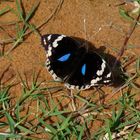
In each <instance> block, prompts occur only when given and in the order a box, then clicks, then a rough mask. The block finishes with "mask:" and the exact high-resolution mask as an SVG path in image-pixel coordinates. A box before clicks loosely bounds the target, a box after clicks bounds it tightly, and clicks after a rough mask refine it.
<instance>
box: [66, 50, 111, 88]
mask: <svg viewBox="0 0 140 140" xmlns="http://www.w3.org/2000/svg"><path fill="white" fill-rule="evenodd" d="M107 75H108V76H107ZM110 79H111V74H110V70H109V67H108V66H107V64H106V62H105V60H104V59H102V58H101V57H100V56H99V55H98V54H96V53H93V52H91V53H86V55H85V56H84V57H83V59H82V60H81V62H80V63H79V65H78V67H77V69H76V71H75V72H74V73H73V75H71V77H70V78H69V79H68V81H67V83H66V86H67V87H68V88H75V87H76V88H78V89H88V88H90V87H91V86H97V85H100V84H106V83H109V82H110ZM104 81H106V82H104Z"/></svg>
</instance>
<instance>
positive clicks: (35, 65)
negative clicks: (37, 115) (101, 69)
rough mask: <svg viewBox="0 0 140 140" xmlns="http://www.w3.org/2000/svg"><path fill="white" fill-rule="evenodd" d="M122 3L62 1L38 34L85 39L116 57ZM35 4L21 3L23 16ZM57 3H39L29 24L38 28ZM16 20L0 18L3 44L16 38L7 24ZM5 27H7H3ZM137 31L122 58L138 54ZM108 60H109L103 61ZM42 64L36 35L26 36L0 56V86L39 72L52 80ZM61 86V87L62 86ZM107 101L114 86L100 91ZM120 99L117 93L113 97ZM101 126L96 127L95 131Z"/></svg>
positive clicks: (122, 29)
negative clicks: (11, 49)
mask: <svg viewBox="0 0 140 140" xmlns="http://www.w3.org/2000/svg"><path fill="white" fill-rule="evenodd" d="M121 2H122V1H116V0H64V2H63V4H62V5H61V6H60V8H59V10H58V11H57V12H56V13H55V14H54V15H53V17H52V18H51V19H50V20H49V21H48V22H47V23H46V24H45V25H44V26H42V27H41V28H40V29H39V31H40V33H41V34H42V35H43V34H48V33H52V34H54V33H59V34H66V35H69V36H75V37H79V38H83V39H86V40H88V41H90V42H91V43H92V44H94V45H95V47H96V48H100V47H101V46H104V50H103V51H104V52H105V53H109V54H110V55H112V56H113V57H116V55H117V53H116V52H115V51H113V48H116V49H119V48H121V47H122V45H123V42H124V38H125V34H126V32H127V31H128V30H129V28H130V22H129V21H127V20H124V19H123V18H122V17H121V16H120V15H119V10H118V6H116V5H117V4H119V3H121ZM34 3H35V0H30V1H28V0H24V1H23V5H24V7H25V11H26V13H28V11H29V10H30V8H31V7H32V6H33V4H34ZM58 4H59V0H41V2H40V5H39V7H38V9H37V11H36V13H35V15H34V17H33V18H32V20H31V23H32V24H34V25H36V26H38V25H40V24H41V23H43V22H44V21H46V19H47V18H49V17H50V15H51V14H52V13H53V12H54V10H55V9H56V8H57V7H58ZM7 5H9V6H10V7H12V8H14V9H16V6H15V2H5V1H3V2H0V9H2V8H3V7H5V6H7ZM14 21H18V19H17V17H16V16H15V14H13V13H12V12H9V13H7V14H4V15H3V16H1V17H0V26H2V27H3V28H4V29H5V31H3V30H0V40H1V41H5V40H7V39H8V38H9V36H8V35H7V34H10V35H11V36H12V37H15V36H16V30H15V25H8V24H7V23H9V22H14ZM6 24H7V25H6ZM139 36H140V28H139V27H138V28H137V29H136V30H135V31H134V33H133V35H132V36H131V38H130V40H129V42H128V44H133V45H134V46H137V48H132V49H131V48H130V49H128V50H127V51H126V52H125V54H124V55H123V57H126V56H127V55H130V56H138V55H139V54H140V49H139V47H140V39H139ZM11 47H12V44H7V45H5V51H6V50H8V49H9V48H11ZM107 59H108V60H109V61H110V59H111V58H107ZM45 61H46V56H45V50H44V48H43V47H42V46H41V42H40V36H39V35H38V34H35V33H32V34H30V35H28V36H27V37H26V38H25V40H24V42H23V43H21V44H20V45H19V46H18V47H17V48H16V49H14V51H12V52H10V53H9V55H8V56H5V57H0V75H2V76H1V77H2V78H1V80H2V83H4V84H7V83H8V82H11V81H15V82H18V81H19V76H18V74H17V73H20V74H21V75H22V76H24V74H26V75H27V78H28V79H29V81H30V80H31V78H32V73H33V71H35V72H36V73H37V72H39V71H41V72H40V74H39V79H40V80H45V81H47V80H52V77H51V76H50V75H49V74H48V72H47V70H46V69H45V66H44V63H45ZM62 85H63V84H62ZM102 89H103V91H104V92H105V94H107V95H108V96H107V98H110V96H111V93H112V90H113V89H114V87H112V86H105V87H103V88H102ZM93 90H94V89H90V90H86V91H83V92H82V95H83V96H89V95H90V94H91V93H92V92H93ZM12 91H13V93H14V96H17V98H18V96H20V92H21V86H20V84H19V85H16V86H15V87H13V89H12ZM118 96H120V94H119V93H117V95H115V97H114V98H117V97H118ZM97 98H98V97H97ZM100 125H101V123H98V121H97V124H96V127H95V128H94V129H95V130H96V129H97V128H98V126H100Z"/></svg>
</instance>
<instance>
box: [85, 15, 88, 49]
mask: <svg viewBox="0 0 140 140" xmlns="http://www.w3.org/2000/svg"><path fill="white" fill-rule="evenodd" d="M84 33H85V37H84V38H85V42H84V45H85V46H86V49H87V50H88V43H87V40H88V36H87V28H86V18H85V16H84Z"/></svg>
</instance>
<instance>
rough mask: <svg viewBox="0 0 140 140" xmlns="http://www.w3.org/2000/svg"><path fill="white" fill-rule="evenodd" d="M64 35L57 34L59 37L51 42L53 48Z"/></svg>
mask: <svg viewBox="0 0 140 140" xmlns="http://www.w3.org/2000/svg"><path fill="white" fill-rule="evenodd" d="M64 37H65V35H61V36H59V37H58V38H57V39H56V40H55V41H54V42H53V44H52V46H53V47H54V48H56V47H57V46H58V41H60V40H62V39H63V38H64Z"/></svg>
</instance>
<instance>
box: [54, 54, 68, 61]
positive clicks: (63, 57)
mask: <svg viewBox="0 0 140 140" xmlns="http://www.w3.org/2000/svg"><path fill="white" fill-rule="evenodd" d="M70 55H71V54H70V53H68V54H65V55H63V56H61V57H60V58H58V59H57V60H58V61H60V62H65V61H67V60H68V59H69V58H70Z"/></svg>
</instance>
